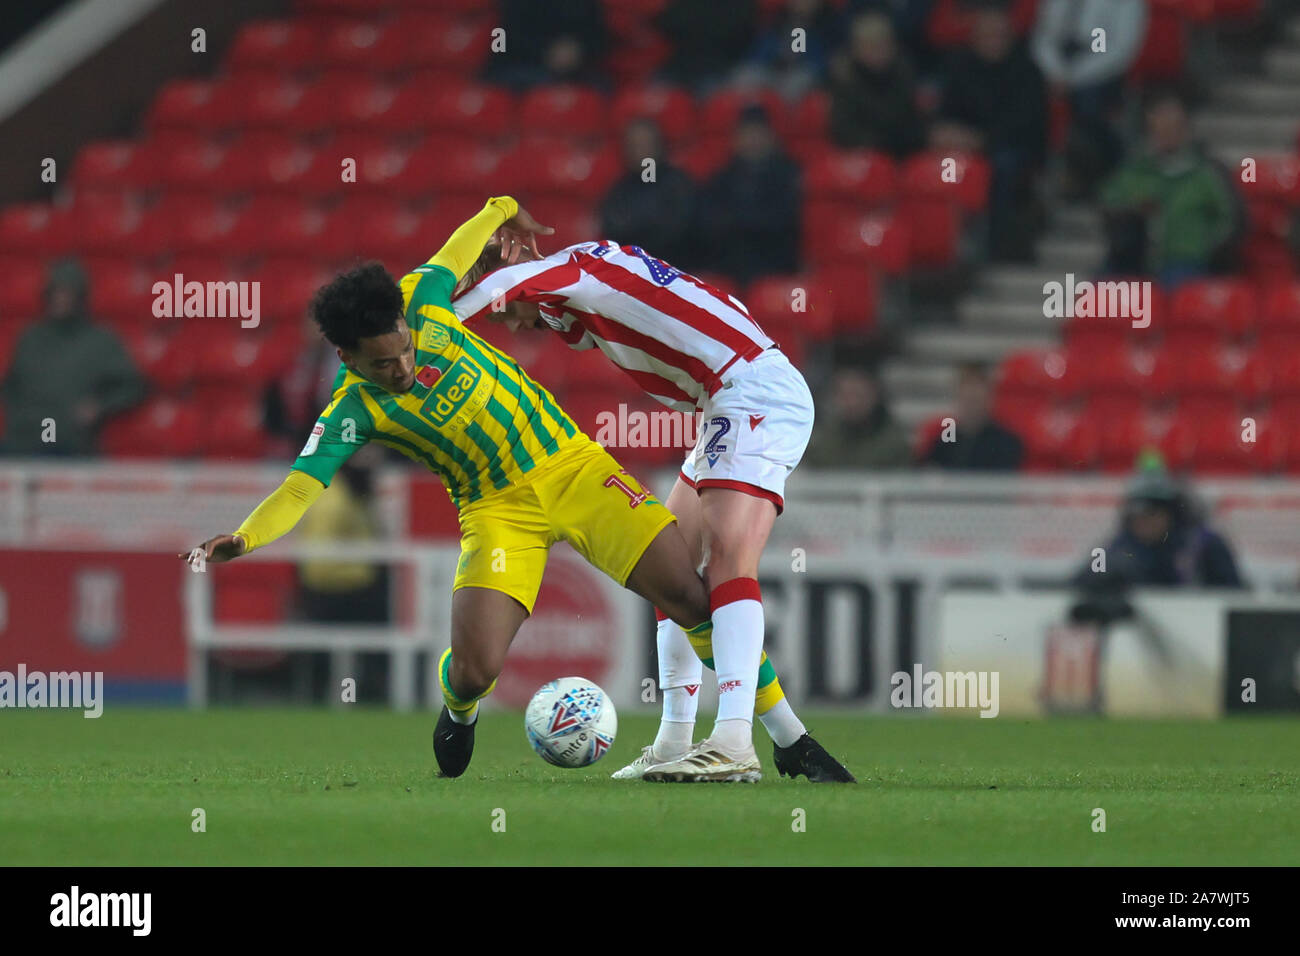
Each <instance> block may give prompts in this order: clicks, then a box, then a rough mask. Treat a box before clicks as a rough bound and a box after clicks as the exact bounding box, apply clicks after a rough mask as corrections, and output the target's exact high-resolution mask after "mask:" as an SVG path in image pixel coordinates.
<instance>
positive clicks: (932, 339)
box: [904, 329, 1059, 363]
mask: <svg viewBox="0 0 1300 956" xmlns="http://www.w3.org/2000/svg"><path fill="white" fill-rule="evenodd" d="M1058 341H1059V336H1058V335H1057V334H1056V331H1055V330H1054V329H1053V330H1050V331H1049V330H1047V329H1044V330H1043V331H1042V332H1040V333H1030V332H1028V331H1016V332H1007V331H1001V330H999V331H985V330H983V329H925V330H918V331H916V332H913V333H912V335H911V336H910V337H909V338H908V341H907V346H906V348H905V350H904V354H905V355H907V356H909V357H911V358H913V359H917V360H918V361H919V360H925V361H929V362H948V363H957V362H998V361H1000V360H1001V359H1002V357H1003V356H1004V355H1006V354H1007V353H1008V352H1012V351H1014V350H1015V349H1026V348H1049V347H1050V346H1052V345H1055V344H1057V342H1058Z"/></svg>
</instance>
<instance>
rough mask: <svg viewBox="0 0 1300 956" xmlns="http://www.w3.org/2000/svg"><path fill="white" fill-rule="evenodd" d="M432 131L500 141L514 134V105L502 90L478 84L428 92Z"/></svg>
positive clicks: (512, 100)
mask: <svg viewBox="0 0 1300 956" xmlns="http://www.w3.org/2000/svg"><path fill="white" fill-rule="evenodd" d="M428 97H429V100H430V104H431V108H432V116H433V117H435V118H436V122H435V123H434V124H433V127H432V128H433V129H435V130H436V131H437V132H439V133H442V134H443V135H448V136H456V137H470V138H478V139H483V138H487V137H496V138H503V137H505V136H507V135H509V134H513V133H514V132H515V131H516V128H517V127H516V125H515V114H516V104H515V102H514V99H513V98H512V97H511V95H510V94H509V93H507V92H505V91H504V90H501V89H498V88H496V87H491V86H482V85H478V84H464V85H461V86H440V87H435V88H433V89H431V90H429V91H428Z"/></svg>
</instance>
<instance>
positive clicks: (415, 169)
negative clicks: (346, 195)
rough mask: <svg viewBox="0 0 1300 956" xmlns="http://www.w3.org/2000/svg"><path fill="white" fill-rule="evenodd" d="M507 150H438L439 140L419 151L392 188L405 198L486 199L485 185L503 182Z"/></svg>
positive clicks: (473, 147)
mask: <svg viewBox="0 0 1300 956" xmlns="http://www.w3.org/2000/svg"><path fill="white" fill-rule="evenodd" d="M507 158H509V154H507V153H506V152H505V151H504V150H501V149H497V148H495V147H492V146H485V145H483V144H481V143H473V142H471V143H465V144H463V145H460V146H458V147H457V148H456V149H454V150H449V151H445V150H442V149H440V148H439V147H438V140H437V139H436V138H435V139H434V140H433V142H432V143H431V144H430V145H428V146H425V147H423V148H420V149H417V150H415V152H414V153H413V154H412V155H411V157H410V159H409V160H408V161H407V163H406V165H405V166H404V167H403V168H402V171H401V172H400V173H398V174H397V176H396V177H394V179H393V180H392V181H391V186H392V187H393V189H394V190H395V191H396V192H397V193H398V194H400V195H403V196H409V197H414V196H429V195H432V194H434V193H438V194H440V195H441V194H444V193H450V194H461V195H477V196H482V197H486V195H487V194H486V193H484V192H483V184H484V183H486V182H495V181H498V180H500V179H501V178H502V176H503V174H504V170H505V162H506V160H507Z"/></svg>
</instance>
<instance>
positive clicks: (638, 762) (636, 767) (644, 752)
mask: <svg viewBox="0 0 1300 956" xmlns="http://www.w3.org/2000/svg"><path fill="white" fill-rule="evenodd" d="M658 763H663V760H662V759H661V758H659V757H656V756H655V746H654V744H651V745H650V746H649V747H642V748H641V756H639V757H637V758H636V759H635V760H633V761H632V762H631V763H630V764H628V765H627V766H626V767H624V768H623V769H622V770H615V771H614V772H613V773H611V774H610V775H609V777H610V779H611V780H640V779H641V777H642V776H644V775H645V772H646V770H648V769H649V768H650V767H653V766H654V765H655V764H658Z"/></svg>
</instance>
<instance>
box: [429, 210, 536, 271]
mask: <svg viewBox="0 0 1300 956" xmlns="http://www.w3.org/2000/svg"><path fill="white" fill-rule="evenodd" d="M498 231H499V232H500V234H501V239H502V242H503V243H507V242H508V243H510V245H511V248H512V249H514V248H516V247H518V246H520V245H524V246H529V247H530V248H532V249H533V250H536V248H537V239H536V237H537V236H549V235H551V234H552V233H554V232H555V230H554V229H552V228H550V227H549V226H543V225H541V224H540V223H539V222H537V220H535V219H534V218H533V217H532V216H530V215H529V214H528V212H527V211H526V210H523V209H521V208H520V207H519V203H517V202H516V201H515V200H514V199H512V198H511V197H510V196H496V197H494V198H492V199H489V200H488V201H487V205H486V206H484V207H483V209H482V210H481V211H480V212H479V213H478V214H477V215H476V216H474V218H473V219H470V220H469V221H468V222H465V223H463V224H462V225H461V226H460V227H459V228H458V229H457V230H456V231H455V232H453V233H452V234H451V238H450V239H448V240H447V242H446V244H445V245H443V247H442V248H441V249H439V250H438V253H437V254H436V255H435V256H434V257H433V258H432V259H430V260H429V264H430V265H435V266H442V267H443V268H444V269H446V270H447V271H449V272H451V273H452V274H453V275H454V276H455V277H456V280H457V281H458V282H459V281H460V279H461V278H462V277H463V276H464V275H465V273H466V272H468V271H469V269H470V266H472V265H473V264H474V263H475V262H476V261H477V260H478V257H479V255H480V254H482V252H483V247H484V246H486V245H487V244H488V241H489V240H490V239H491V238H492V237H493V235H495V234H497V233H498ZM502 252H503V254H504V253H505V252H506V249H505V247H504V245H503V248H502ZM515 258H516V259H517V258H518V252H516V253H515ZM512 261H513V260H512Z"/></svg>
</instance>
